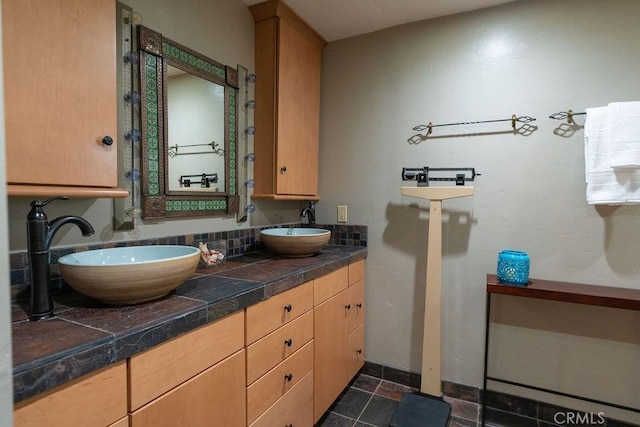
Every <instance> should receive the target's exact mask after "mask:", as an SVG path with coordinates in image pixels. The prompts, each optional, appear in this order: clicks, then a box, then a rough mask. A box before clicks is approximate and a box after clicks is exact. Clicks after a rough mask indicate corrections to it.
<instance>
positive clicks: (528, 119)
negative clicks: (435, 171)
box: [413, 114, 536, 135]
mask: <svg viewBox="0 0 640 427" xmlns="http://www.w3.org/2000/svg"><path fill="white" fill-rule="evenodd" d="M535 120H536V119H535V118H533V117H529V116H520V117H516V115H515V114H514V115H512V116H511V118H510V119H497V120H479V121H475V122H459V123H443V124H439V125H434V124H433V123H431V122H429V124H428V125H418V126H415V127H414V128H413V130H415V131H418V132H421V131H423V130H427V129H428V131H427V135H429V134H431V132H433V128H435V127H442V126H460V125H477V124H480V123H497V122H509V121H510V122H511V127H512V128H513V130H515V129H516V122H519V123H531V122H533V121H535Z"/></svg>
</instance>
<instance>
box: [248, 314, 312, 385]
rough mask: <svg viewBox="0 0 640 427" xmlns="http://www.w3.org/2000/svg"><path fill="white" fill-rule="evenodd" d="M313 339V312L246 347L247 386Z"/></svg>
mask: <svg viewBox="0 0 640 427" xmlns="http://www.w3.org/2000/svg"><path fill="white" fill-rule="evenodd" d="M312 338H313V311H311V310H310V311H307V312H306V313H305V314H303V315H302V316H300V317H298V318H297V319H295V320H293V321H292V322H291V323H288V324H286V325H284V326H283V327H281V328H278V329H276V330H275V331H273V332H271V333H270V334H269V335H267V336H266V337H264V338H261V339H260V340H258V341H256V342H255V343H253V344H251V345H250V346H249V347H247V385H249V384H251V383H253V382H254V381H255V380H257V379H258V378H260V377H261V376H262V375H263V374H264V373H265V372H267V371H268V370H269V369H271V368H273V367H274V366H276V365H277V364H278V363H280V362H282V361H283V360H285V359H286V358H287V357H289V356H290V355H292V354H293V353H295V352H296V351H298V349H300V348H302V346H303V345H305V344H306V343H308V342H309V341H310V340H311V339H312Z"/></svg>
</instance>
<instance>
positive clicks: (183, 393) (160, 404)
mask: <svg viewBox="0 0 640 427" xmlns="http://www.w3.org/2000/svg"><path fill="white" fill-rule="evenodd" d="M244 319H245V317H244V311H240V312H237V313H235V314H231V315H229V316H226V317H224V318H222V319H220V320H218V321H215V322H213V323H210V324H208V325H205V326H203V327H201V328H199V329H196V330H195V331H193V332H189V333H187V334H185V335H183V336H181V337H178V338H175V339H173V340H171V341H168V342H166V343H163V344H161V345H159V346H157V347H153V348H151V349H149V350H147V351H145V352H143V353H140V354H137V355H135V356H133V357H131V358H130V359H129V365H128V368H129V412H130V415H129V417H130V425H131V427H146V426H149V427H151V426H158V425H194V426H195V425H224V426H242V427H244V426H245V425H246V397H245V383H246V379H245V378H246V373H245V350H244Z"/></svg>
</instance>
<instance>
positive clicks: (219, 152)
mask: <svg viewBox="0 0 640 427" xmlns="http://www.w3.org/2000/svg"><path fill="white" fill-rule="evenodd" d="M219 145H220V144H218V143H217V142H215V141H211V142H210V143H208V144H186V145H178V144H176V145H170V146H169V157H175V156H184V155H190V154H217V155H219V156H223V155H224V150H223V149H222V148H216V147H218V146H219ZM186 147H211V149H212V150H213V151H190V152H180V153H179V152H178V149H179V148H186Z"/></svg>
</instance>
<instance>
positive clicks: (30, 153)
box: [2, 0, 117, 187]
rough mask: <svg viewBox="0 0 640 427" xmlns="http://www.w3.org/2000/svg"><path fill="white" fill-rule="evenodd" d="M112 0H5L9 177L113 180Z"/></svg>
mask: <svg viewBox="0 0 640 427" xmlns="http://www.w3.org/2000/svg"><path fill="white" fill-rule="evenodd" d="M115 14H116V8H115V3H114V2H113V0H91V1H86V0H47V1H42V0H3V1H2V15H3V16H2V26H3V28H2V30H3V57H4V83H5V84H4V90H5V114H6V116H5V120H6V141H7V144H6V145H7V148H6V150H7V151H6V153H7V154H6V155H7V162H6V164H7V181H8V182H9V183H10V184H35V185H45V184H46V185H66V186H80V187H115V186H116V185H117V156H116V144H115V143H114V144H113V145H105V144H103V143H102V139H103V137H104V136H106V135H109V136H111V137H112V138H113V139H114V140H115V139H116V131H117V128H116V115H117V111H116V110H117V108H116V53H115V52H116V33H115V28H116V22H115Z"/></svg>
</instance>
